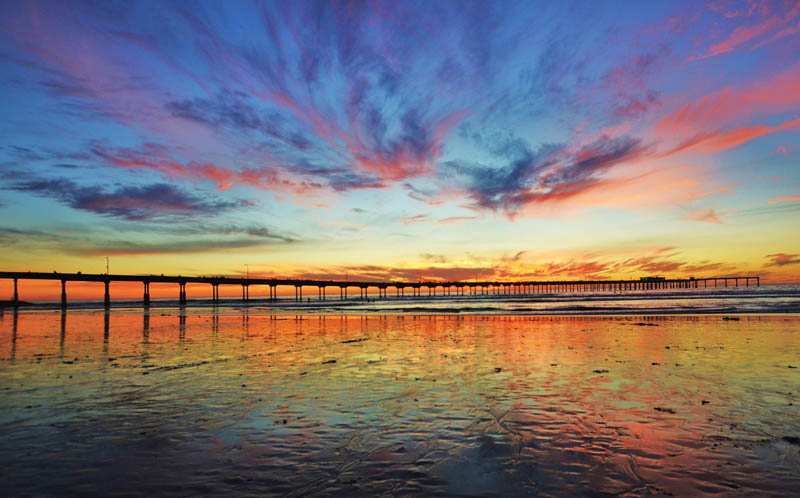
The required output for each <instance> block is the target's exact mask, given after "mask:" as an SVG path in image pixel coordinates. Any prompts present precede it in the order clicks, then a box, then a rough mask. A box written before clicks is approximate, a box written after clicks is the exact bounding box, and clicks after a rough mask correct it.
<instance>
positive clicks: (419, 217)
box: [400, 213, 431, 225]
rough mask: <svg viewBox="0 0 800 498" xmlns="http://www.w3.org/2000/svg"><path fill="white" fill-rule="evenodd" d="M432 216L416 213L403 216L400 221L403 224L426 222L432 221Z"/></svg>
mask: <svg viewBox="0 0 800 498" xmlns="http://www.w3.org/2000/svg"><path fill="white" fill-rule="evenodd" d="M430 219H431V217H430V216H429V215H427V214H422V213H420V214H414V215H409V216H403V217H401V218H400V223H402V224H403V225H413V224H416V223H424V222H427V221H430Z"/></svg>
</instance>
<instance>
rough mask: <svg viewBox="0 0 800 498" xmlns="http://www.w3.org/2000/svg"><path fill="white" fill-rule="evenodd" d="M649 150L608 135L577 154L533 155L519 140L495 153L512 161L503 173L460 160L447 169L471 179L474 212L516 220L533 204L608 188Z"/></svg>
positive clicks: (548, 150)
mask: <svg viewBox="0 0 800 498" xmlns="http://www.w3.org/2000/svg"><path fill="white" fill-rule="evenodd" d="M647 151H648V147H646V146H644V145H643V144H642V143H641V141H640V140H639V139H636V138H632V137H627V136H625V137H617V138H608V137H606V136H603V137H600V138H598V139H597V140H596V141H594V142H593V143H591V144H588V145H585V146H582V147H580V148H578V149H577V150H569V149H568V148H567V147H566V146H565V145H560V144H549V145H543V146H541V147H540V148H539V149H537V150H535V151H534V150H532V149H531V148H530V147H529V146H528V144H526V143H525V142H524V141H522V140H519V139H514V140H510V141H506V142H504V143H502V144H499V146H498V147H497V148H496V149H495V155H496V156H499V157H500V158H503V159H506V160H507V161H508V162H507V163H506V164H505V165H504V166H501V167H499V168H498V167H490V166H485V165H482V164H473V163H466V162H457V161H451V162H448V163H446V164H445V166H446V167H447V168H448V170H449V173H450V174H452V175H454V176H456V177H460V178H462V179H464V180H466V185H465V188H466V192H467V195H469V196H470V197H471V198H472V199H473V201H474V204H475V207H478V208H483V209H491V210H503V211H505V212H506V213H507V214H509V215H513V214H515V213H516V212H517V211H518V210H519V209H520V208H522V207H524V206H526V205H529V204H542V203H549V202H555V201H563V200H565V199H569V198H572V197H575V196H578V195H581V194H583V193H585V192H588V191H590V190H592V189H594V188H596V187H597V186H599V185H601V184H603V182H604V181H605V180H604V178H603V175H604V174H605V173H607V172H608V171H609V170H611V169H613V168H614V167H615V166H618V165H620V164H623V163H625V162H628V161H634V160H636V159H639V158H640V157H642V156H643V155H644V154H645V153H646V152H647Z"/></svg>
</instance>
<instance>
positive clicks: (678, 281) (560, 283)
mask: <svg viewBox="0 0 800 498" xmlns="http://www.w3.org/2000/svg"><path fill="white" fill-rule="evenodd" d="M0 279H10V280H13V284H14V287H13V289H14V290H13V296H12V301H11V302H12V304H13V305H14V306H19V303H20V292H19V281H21V280H51V281H57V282H61V305H62V306H63V307H66V306H67V284H68V283H69V282H98V283H102V284H104V294H103V302H104V303H105V305H106V306H110V305H111V283H112V282H138V283H141V284H142V290H143V292H142V304H143V305H145V306H149V305H150V284H151V283H171V284H177V285H178V302H179V303H180V304H186V303H187V301H188V299H187V296H186V284H190V283H191V284H208V285H210V286H211V300H212V302H214V303H219V302H220V295H219V287H220V286H221V285H236V286H241V288H242V301H249V300H250V287H256V286H263V287H264V288H265V290H266V292H265V299H266V300H269V301H275V300H277V299H278V287H287V286H288V287H293V288H294V299H295V300H296V301H302V300H303V288H304V287H312V288H316V290H317V299H319V300H325V299H327V298H328V294H327V290H328V289H329V288H333V289H339V299H342V300H344V299H349V297H348V289H353V288H356V289H358V292H359V295H358V298H359V299H367V297H368V295H369V289H376V290H377V291H378V295H377V297H378V298H383V299H387V298H388V297H389V292H388V289H389V288H392V289H394V291H395V292H394V294H395V297H397V298H402V297H422V296H426V297H435V296H490V295H495V296H500V295H519V296H523V295H541V294H559V293H567V292H569V293H580V292H605V291H608V292H625V291H642V290H660V289H691V288H695V289H696V288H708V287H729V286H730V287H739V286H740V285H741V286H746V287H749V286H750V285H751V284H752V285H755V286H760V285H761V278H760V277H759V276H723V277H702V278H694V277H689V278H641V279H638V280H529V281H425V282H401V281H384V282H378V281H366V280H365V281H343V280H313V279H294V278H250V277H228V276H183V275H115V274H103V273H100V274H91V273H58V272H53V273H46V272H13V271H0ZM407 291H408V293H409V294H408V295H407ZM334 297H335V294H334Z"/></svg>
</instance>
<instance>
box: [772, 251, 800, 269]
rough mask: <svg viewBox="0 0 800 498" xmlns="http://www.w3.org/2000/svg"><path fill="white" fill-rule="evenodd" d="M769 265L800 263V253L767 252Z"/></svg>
mask: <svg viewBox="0 0 800 498" xmlns="http://www.w3.org/2000/svg"><path fill="white" fill-rule="evenodd" d="M767 259H768V260H769V261H768V262H767V266H789V265H796V264H800V254H786V253H783V252H779V253H775V254H767Z"/></svg>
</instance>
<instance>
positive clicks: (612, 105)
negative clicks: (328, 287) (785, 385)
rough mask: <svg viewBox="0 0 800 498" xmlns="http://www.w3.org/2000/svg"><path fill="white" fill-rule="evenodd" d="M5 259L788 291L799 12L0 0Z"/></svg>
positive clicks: (85, 267) (795, 261) (180, 270)
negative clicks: (780, 286)
mask: <svg viewBox="0 0 800 498" xmlns="http://www.w3.org/2000/svg"><path fill="white" fill-rule="evenodd" d="M0 109H2V114H3V119H2V120H0V246H2V253H0V267H2V269H4V270H20V271H26V270H32V271H54V270H56V271H62V272H72V271H82V272H85V273H88V272H104V271H105V268H106V260H105V258H106V257H108V258H109V266H110V270H111V272H112V273H137V274H138V273H155V274H160V273H164V274H181V275H219V274H225V275H239V274H243V273H249V274H250V275H263V276H278V277H289V276H305V277H315V278H321V277H326V278H335V279H345V278H349V279H356V278H364V279H385V280H411V281H416V280H420V279H426V280H432V279H463V280H472V279H502V280H513V279H543V278H553V279H556V278H557V279H564V280H568V279H585V278H597V279H606V278H639V277H641V276H646V275H664V276H675V277H688V276H697V277H700V276H715V275H731V274H748V275H749V274H758V275H761V276H762V277H763V278H764V279H765V280H766V281H771V282H797V281H800V223H798V219H799V218H798V214H800V164H798V157H799V155H800V2H799V1H783V0H780V1H744V2H727V1H712V2H707V3H703V2H696V1H688V2H678V1H666V2H658V1H649V2H633V1H631V2H625V1H613V2H611V1H608V2H603V1H591V2H590V1H584V2H567V1H557V2H556V1H544V2H529V1H524V2H513V1H501V2H466V1H440V2H429V1H423V2H413V1H401V2H336V1H325V2H310V1H298V2H283V1H282V2H246V1H237V0H234V1H228V2H217V1H210V2H197V3H196V2H188V1H176V2H166V1H157V2H149V1H137V2H107V1H104V2H96V3H95V2H80V1H71V2H61V1H52V2H51V1H29V0H18V1H2V2H0Z"/></svg>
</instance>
